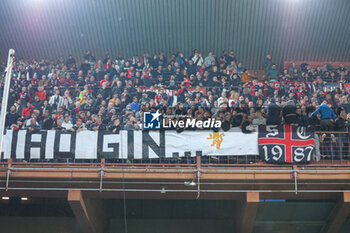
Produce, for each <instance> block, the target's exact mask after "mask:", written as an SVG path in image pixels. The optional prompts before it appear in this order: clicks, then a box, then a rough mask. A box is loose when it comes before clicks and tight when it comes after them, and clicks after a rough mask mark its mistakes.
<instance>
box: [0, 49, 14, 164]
mask: <svg viewBox="0 0 350 233" xmlns="http://www.w3.org/2000/svg"><path fill="white" fill-rule="evenodd" d="M14 58H15V50H14V49H10V50H9V55H8V59H7V67H6V75H5V85H4V92H3V95H2V102H1V113H0V158H1V154H2V149H3V144H4V131H5V119H6V112H7V103H8V98H9V91H10V81H11V74H12V65H13V61H14Z"/></svg>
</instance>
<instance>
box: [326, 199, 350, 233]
mask: <svg viewBox="0 0 350 233" xmlns="http://www.w3.org/2000/svg"><path fill="white" fill-rule="evenodd" d="M349 214H350V192H344V193H343V194H342V198H341V200H339V201H338V203H337V204H336V205H335V207H334V208H333V210H332V211H331V213H330V215H329V217H328V224H327V225H326V226H324V227H323V228H322V230H321V232H320V233H337V232H339V230H340V229H341V227H342V226H343V224H344V223H345V221H346V220H347V218H348V216H349Z"/></svg>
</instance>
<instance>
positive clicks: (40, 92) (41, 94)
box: [35, 86, 46, 101]
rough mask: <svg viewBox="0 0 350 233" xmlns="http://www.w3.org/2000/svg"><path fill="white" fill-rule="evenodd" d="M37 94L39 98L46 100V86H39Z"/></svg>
mask: <svg viewBox="0 0 350 233" xmlns="http://www.w3.org/2000/svg"><path fill="white" fill-rule="evenodd" d="M35 96H39V98H40V99H41V100H42V101H45V100H46V92H45V91H44V87H43V86H39V87H38V90H37V91H36V92H35Z"/></svg>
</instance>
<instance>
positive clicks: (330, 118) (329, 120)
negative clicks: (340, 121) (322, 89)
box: [311, 100, 336, 131]
mask: <svg viewBox="0 0 350 233" xmlns="http://www.w3.org/2000/svg"><path fill="white" fill-rule="evenodd" d="M318 113H320V115H321V122H320V125H321V129H322V130H324V131H329V130H332V129H333V122H334V120H335V118H336V117H335V114H334V111H333V109H332V108H331V107H330V104H327V101H326V100H325V101H323V102H322V104H321V105H320V106H319V107H318V108H317V110H316V111H315V112H313V113H312V114H311V117H313V116H316V115H317V114H318Z"/></svg>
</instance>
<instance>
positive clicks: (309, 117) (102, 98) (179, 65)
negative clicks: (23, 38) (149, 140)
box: [0, 50, 350, 133]
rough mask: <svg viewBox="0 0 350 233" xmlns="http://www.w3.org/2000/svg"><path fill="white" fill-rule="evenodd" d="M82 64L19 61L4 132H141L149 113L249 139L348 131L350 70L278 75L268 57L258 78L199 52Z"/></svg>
mask: <svg viewBox="0 0 350 233" xmlns="http://www.w3.org/2000/svg"><path fill="white" fill-rule="evenodd" d="M83 60H84V61H83V62H82V64H80V65H78V64H77V62H76V61H75V58H73V57H72V56H71V55H69V56H68V57H67V58H66V59H65V58H63V57H60V58H59V59H58V60H57V61H52V60H40V61H39V60H26V59H17V60H16V62H15V66H14V69H13V73H12V77H11V84H10V94H9V103H8V113H7V117H6V127H8V128H11V129H14V130H18V129H27V130H29V131H30V132H33V131H37V130H40V129H44V130H52V129H54V130H60V131H81V130H94V131H98V130H109V131H111V132H118V131H119V130H122V129H125V130H140V129H142V127H143V112H144V111H156V110H159V111H160V112H162V113H166V114H167V115H172V116H174V115H175V117H176V115H187V116H188V117H190V118H195V119H198V120H205V119H208V118H215V119H216V120H221V121H222V129H223V130H224V131H226V130H229V129H230V128H232V127H240V128H241V129H242V131H243V132H247V133H249V132H251V130H250V126H252V125H265V124H269V125H278V124H284V123H287V124H295V125H302V126H306V125H310V124H312V125H316V126H318V127H320V129H321V130H335V131H337V130H338V131H344V130H346V129H347V120H348V119H350V114H349V113H350V104H349V94H348V93H347V91H346V88H344V87H343V85H344V84H346V83H347V82H348V81H349V80H348V78H349V77H348V70H347V69H346V68H345V67H343V66H342V65H341V66H339V67H332V65H331V64H328V65H326V66H323V67H318V68H311V67H310V66H309V65H308V64H307V63H306V62H304V63H303V64H301V65H300V66H296V65H295V64H294V63H293V64H291V66H290V68H288V69H283V70H279V69H277V67H276V65H274V61H273V58H272V57H271V55H267V56H266V58H265V60H264V70H265V76H264V77H257V76H256V75H255V74H254V73H249V72H248V70H247V69H246V68H245V67H244V65H243V64H242V63H240V62H239V59H237V58H236V57H235V55H234V53H233V52H232V51H230V52H226V51H224V52H223V53H222V54H221V55H218V56H216V55H214V54H213V53H211V52H210V53H209V54H207V55H205V56H203V55H202V54H201V53H200V52H199V51H197V50H195V51H194V52H193V54H191V55H190V56H187V57H186V56H185V55H184V54H183V53H181V52H178V53H177V54H173V55H172V56H171V57H169V58H167V57H165V56H164V55H163V54H159V55H154V56H150V55H148V54H143V55H142V56H134V57H131V58H129V59H126V58H123V57H117V58H112V57H110V56H109V55H106V57H105V58H104V59H103V60H97V59H96V58H95V56H94V54H93V53H91V52H90V51H87V52H86V54H85V55H84V58H83ZM2 68H3V67H2ZM2 83H3V82H2ZM330 84H332V85H330ZM0 94H1V95H2V89H1V93H0ZM170 120H175V119H167V121H170Z"/></svg>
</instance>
